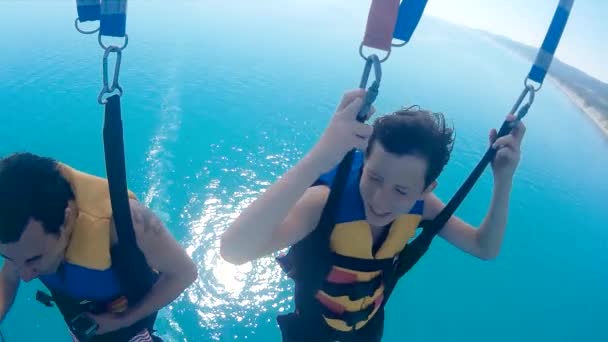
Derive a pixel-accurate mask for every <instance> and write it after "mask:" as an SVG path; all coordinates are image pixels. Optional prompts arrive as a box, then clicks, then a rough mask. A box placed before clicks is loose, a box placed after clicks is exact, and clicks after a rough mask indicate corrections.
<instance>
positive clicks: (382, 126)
mask: <svg viewBox="0 0 608 342" xmlns="http://www.w3.org/2000/svg"><path fill="white" fill-rule="evenodd" d="M376 140H377V141H378V142H379V143H380V144H381V145H382V147H383V148H384V149H385V150H386V151H387V152H389V153H392V154H396V155H398V156H401V155H405V154H410V155H416V156H419V157H422V158H424V159H425V160H426V161H427V162H428V169H427V172H426V177H425V186H428V185H429V184H431V183H432V182H433V181H435V180H436V179H437V177H439V175H440V174H441V171H443V168H444V166H445V165H446V164H447V162H448V160H449V159H450V154H451V153H452V147H453V143H454V137H453V129H451V128H449V127H446V124H445V118H444V116H443V114H442V113H433V112H430V111H428V110H422V109H420V107H418V106H411V107H408V108H404V109H401V110H398V111H396V112H394V113H392V114H389V115H385V116H382V117H380V118H378V119H377V120H376V121H375V122H374V131H373V133H372V136H371V137H370V139H369V144H368V147H367V155H368V156H369V155H370V154H371V152H372V147H373V145H374V141H376Z"/></svg>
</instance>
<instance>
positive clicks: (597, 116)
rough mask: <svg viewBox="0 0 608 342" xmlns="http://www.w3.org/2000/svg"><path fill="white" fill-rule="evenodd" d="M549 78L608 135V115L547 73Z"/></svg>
mask: <svg viewBox="0 0 608 342" xmlns="http://www.w3.org/2000/svg"><path fill="white" fill-rule="evenodd" d="M547 78H549V79H550V80H551V81H552V82H553V83H554V84H555V85H556V86H557V87H558V88H559V89H560V90H561V91H562V92H564V94H566V96H568V98H569V99H570V101H572V102H573V103H574V104H575V105H576V106H577V107H578V108H579V109H580V110H581V111H582V112H583V113H585V114H586V115H587V116H588V117H589V118H590V119H591V120H593V122H595V124H596V126H597V127H599V129H601V130H602V132H604V135H606V136H607V137H608V116H606V115H604V114H602V113H601V112H600V111H598V110H597V109H595V108H593V107H588V106H585V103H584V101H583V99H582V98H581V97H580V96H578V95H577V94H576V93H575V92H574V91H572V90H571V89H570V88H569V87H568V86H566V85H564V84H562V83H561V82H560V81H558V80H557V79H555V78H554V77H551V76H550V75H549V74H548V75H547Z"/></svg>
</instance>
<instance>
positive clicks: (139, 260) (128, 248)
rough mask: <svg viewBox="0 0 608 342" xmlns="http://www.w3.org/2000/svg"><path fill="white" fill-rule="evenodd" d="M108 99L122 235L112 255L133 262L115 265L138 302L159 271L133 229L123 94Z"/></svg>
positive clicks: (109, 164) (108, 148) (110, 167)
mask: <svg viewBox="0 0 608 342" xmlns="http://www.w3.org/2000/svg"><path fill="white" fill-rule="evenodd" d="M107 100H108V102H107V104H106V105H105V117H104V128H103V141H104V151H105V158H106V172H107V178H108V184H109V190H110V198H111V203H112V215H113V217H114V224H115V226H116V233H117V235H118V244H117V245H116V246H115V247H114V248H112V255H113V257H115V258H116V259H120V260H128V261H129V262H127V263H117V264H115V265H114V266H115V267H116V269H117V272H118V273H119V274H120V277H119V278H120V279H121V283H122V285H123V288H124V290H125V292H126V294H127V297H128V298H129V299H130V300H135V301H137V300H139V299H141V297H143V295H144V294H146V293H147V292H149V291H150V289H151V288H152V286H153V284H154V282H155V280H156V274H155V272H153V271H152V270H151V269H150V267H149V266H148V263H147V261H146V258H145V256H144V255H143V253H142V252H141V250H140V249H139V248H138V247H137V241H136V237H135V230H134V228H133V221H132V217H131V208H130V205H129V194H128V190H127V175H126V165H125V164H126V163H125V152H124V139H123V127H122V116H121V107H120V96H118V95H113V96H110V97H109V98H108V99H107Z"/></svg>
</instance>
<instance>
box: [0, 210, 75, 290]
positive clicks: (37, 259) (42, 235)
mask: <svg viewBox="0 0 608 342" xmlns="http://www.w3.org/2000/svg"><path fill="white" fill-rule="evenodd" d="M67 235H68V234H66V233H65V228H64V226H62V227H61V228H60V233H59V235H56V234H50V233H47V232H45V231H44V228H43V226H42V223H41V222H40V221H37V220H34V219H32V218H30V219H29V221H28V222H27V224H26V226H25V230H24V231H23V234H22V235H21V238H20V239H19V241H17V242H13V243H6V244H4V243H0V253H1V254H2V256H3V257H4V258H5V259H6V261H5V262H12V263H13V264H14V265H15V267H16V268H17V270H18V271H19V276H20V277H21V280H23V281H25V282H29V281H30V280H32V279H35V278H37V277H38V276H40V275H45V274H52V273H55V272H56V271H57V269H58V268H59V265H60V264H61V262H62V260H63V256H64V252H65V247H66V246H67Z"/></svg>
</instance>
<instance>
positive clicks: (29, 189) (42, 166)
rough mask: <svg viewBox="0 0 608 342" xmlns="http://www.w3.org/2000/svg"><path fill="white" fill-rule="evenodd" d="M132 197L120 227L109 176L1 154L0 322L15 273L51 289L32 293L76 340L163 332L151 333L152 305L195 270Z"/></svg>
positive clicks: (169, 296)
mask: <svg viewBox="0 0 608 342" xmlns="http://www.w3.org/2000/svg"><path fill="white" fill-rule="evenodd" d="M129 197H130V199H129V202H130V208H131V217H132V222H133V228H132V229H129V231H125V229H126V228H124V227H117V226H115V224H114V221H113V217H112V207H111V202H110V196H109V190H108V183H107V181H106V180H105V179H102V178H99V177H96V176H93V175H89V174H86V173H83V172H80V171H78V170H76V169H73V168H71V167H70V166H68V165H65V164H63V163H60V162H57V161H55V160H53V159H51V158H46V157H41V156H37V155H34V154H31V153H17V154H13V155H11V156H8V157H6V158H4V159H2V160H0V253H1V254H2V257H3V258H4V264H3V267H2V271H1V273H0V321H2V320H3V319H4V317H5V316H6V314H7V312H8V311H9V309H10V307H11V305H12V303H13V301H14V299H15V297H16V295H17V289H18V287H19V283H20V281H21V280H23V281H25V282H29V281H31V280H32V279H40V280H41V281H42V283H43V284H44V285H45V286H46V287H47V288H48V290H49V291H50V292H51V296H49V295H46V294H44V293H42V292H40V293H38V294H37V296H36V297H37V299H38V300H39V301H41V302H43V303H44V304H46V305H49V306H50V305H53V304H52V303H53V302H54V303H55V305H56V306H57V307H58V308H59V310H60V311H61V313H62V315H63V316H64V319H65V320H66V323H67V324H68V327H69V331H70V333H71V334H72V336H73V338H74V340H77V341H83V340H89V341H140V342H143V341H160V339H159V338H158V337H156V336H153V335H152V334H153V332H154V329H153V326H154V320H155V318H156V313H157V311H158V310H160V309H161V308H163V307H164V306H166V305H167V304H169V303H170V302H171V301H173V300H174V299H175V298H177V297H178V296H179V295H180V294H181V293H182V292H183V291H184V289H186V288H187V287H188V286H189V285H190V284H192V283H193V282H194V280H195V279H196V277H197V269H196V266H195V264H194V263H193V261H192V260H191V259H190V257H189V256H188V255H187V254H186V253H185V251H184V250H183V249H182V248H181V246H180V245H179V244H178V243H177V242H176V241H175V240H174V239H173V237H172V236H171V235H170V233H169V232H168V231H167V229H166V228H165V226H164V225H163V223H162V222H161V221H160V220H159V219H158V218H157V217H156V215H154V213H153V212H152V211H150V210H149V209H148V208H146V207H144V206H143V205H142V204H140V203H139V202H137V200H136V199H135V196H134V195H133V194H132V193H130V192H129ZM127 222H128V221H127ZM118 229H122V230H121V231H119V230H118ZM133 230H134V232H133ZM133 233H134V234H133ZM119 236H121V239H122V240H121V239H119V238H118V237H119ZM129 237H131V238H129ZM142 255H143V257H142ZM138 256H140V259H138V258H137V257H138ZM138 260H141V262H138Z"/></svg>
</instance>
